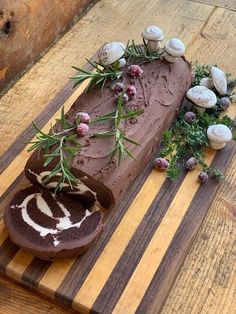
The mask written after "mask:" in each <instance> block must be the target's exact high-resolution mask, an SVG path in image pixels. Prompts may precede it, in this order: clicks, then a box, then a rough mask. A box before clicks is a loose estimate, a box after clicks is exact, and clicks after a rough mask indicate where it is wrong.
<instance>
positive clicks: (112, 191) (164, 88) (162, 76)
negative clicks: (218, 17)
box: [25, 58, 191, 207]
mask: <svg viewBox="0 0 236 314" xmlns="http://www.w3.org/2000/svg"><path fill="white" fill-rule="evenodd" d="M141 68H142V70H143V71H144V72H143V75H142V77H141V78H133V77H131V76H130V75H129V73H128V70H127V68H126V70H125V73H124V74H123V75H122V78H121V79H120V81H123V83H124V84H125V85H129V84H133V85H135V87H136V89H137V96H136V98H134V99H132V100H130V101H129V103H128V106H129V107H130V108H131V109H144V113H143V114H142V115H141V116H139V117H138V118H137V120H136V121H133V120H131V121H125V123H124V125H123V127H124V128H125V132H126V135H127V136H128V137H132V138H133V139H134V140H136V141H138V142H139V143H140V144H141V146H133V145H128V148H129V150H130V151H131V152H132V154H133V155H134V156H136V158H137V159H136V160H133V159H131V158H126V159H123V160H122V161H121V164H120V166H118V167H117V166H116V164H115V162H111V163H109V152H110V151H111V150H112V147H113V145H114V139H113V138H105V139H104V138H96V137H90V136H91V135H92V134H93V133H97V132H101V131H105V130H107V129H109V128H110V127H111V124H109V123H107V122H106V123H99V124H92V125H91V126H90V132H89V134H88V135H87V136H85V137H84V138H78V139H79V140H80V141H81V143H82V144H83V145H84V147H83V149H82V151H81V152H80V153H79V154H78V155H76V156H75V157H74V159H73V162H72V168H71V170H72V172H73V173H74V174H75V175H76V176H77V177H78V178H80V179H81V181H82V182H83V183H84V184H85V185H86V186H87V187H88V189H87V190H86V189H85V187H84V186H81V187H80V186H78V187H77V189H76V190H77V191H78V193H79V194H78V195H79V196H80V197H84V198H85V199H86V195H85V193H87V196H88V198H89V199H90V201H91V202H92V200H93V201H95V200H98V201H99V203H100V204H101V205H102V206H104V207H109V206H111V205H112V204H114V203H115V202H116V201H117V199H119V198H120V196H121V195H122V194H123V193H124V192H125V191H126V190H127V188H128V186H129V185H130V184H131V182H132V181H133V180H134V178H135V177H136V176H137V174H138V173H139V172H140V171H141V170H142V169H143V168H144V167H145V165H146V164H147V162H148V161H149V159H150V156H151V154H152V152H153V151H154V150H156V148H157V147H158V145H159V143H160V141H161V137H162V132H163V131H164V130H165V129H167V128H169V127H170V125H171V123H172V121H173V119H174V117H175V115H176V112H177V111H178V109H179V106H180V103H181V101H182V99H183V97H184V95H185V93H186V91H187V89H188V88H189V86H190V84H191V69H190V66H189V63H188V62H187V61H186V60H185V59H184V58H179V59H178V60H177V61H176V62H175V63H171V64H170V63H168V62H166V61H159V60H158V61H155V62H152V63H146V64H143V65H142V66H141ZM115 108H116V104H115V97H114V91H112V89H111V86H110V83H107V84H106V85H105V88H104V90H103V93H102V94H101V88H100V86H96V87H95V88H93V89H92V90H91V91H90V92H89V93H83V94H82V95H81V96H80V97H79V98H78V99H77V100H76V102H75V103H74V104H73V105H72V107H71V109H70V110H69V112H68V113H67V117H68V118H69V120H71V121H74V120H75V118H76V115H77V113H78V112H80V111H82V112H88V113H89V114H90V116H91V118H92V119H94V118H95V117H97V116H99V115H104V114H106V113H109V112H111V111H114V110H115ZM43 163H44V158H43V155H42V154H41V155H40V158H39V159H38V152H35V153H34V154H33V155H32V156H31V158H30V159H29V161H28V162H27V165H26V168H25V172H26V176H27V177H28V179H29V180H30V181H31V182H34V183H36V182H38V183H40V182H41V178H40V177H39V176H40V174H41V173H42V172H44V171H45V170H49V171H50V170H51V169H52V167H53V164H52V165H49V167H47V168H44V167H43ZM65 188H66V189H68V187H65ZM79 190H80V191H79ZM74 195H76V194H75V193H74Z"/></svg>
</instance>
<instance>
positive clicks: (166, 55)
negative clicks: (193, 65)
mask: <svg viewBox="0 0 236 314" xmlns="http://www.w3.org/2000/svg"><path fill="white" fill-rule="evenodd" d="M163 57H164V58H165V59H166V61H168V62H171V63H174V62H175V61H176V60H177V59H178V58H176V57H173V56H171V55H169V54H168V53H167V52H164V54H163Z"/></svg>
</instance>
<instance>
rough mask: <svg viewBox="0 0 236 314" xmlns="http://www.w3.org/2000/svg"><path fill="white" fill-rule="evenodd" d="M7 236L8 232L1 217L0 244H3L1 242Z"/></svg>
mask: <svg viewBox="0 0 236 314" xmlns="http://www.w3.org/2000/svg"><path fill="white" fill-rule="evenodd" d="M7 237H8V232H7V229H6V227H5V225H4V222H3V219H2V220H1V221H0V245H2V244H3V242H4V241H5V240H6V238H7Z"/></svg>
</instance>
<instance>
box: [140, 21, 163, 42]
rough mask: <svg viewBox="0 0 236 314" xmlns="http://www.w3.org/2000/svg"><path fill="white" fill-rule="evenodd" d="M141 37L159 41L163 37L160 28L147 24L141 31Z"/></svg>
mask: <svg viewBox="0 0 236 314" xmlns="http://www.w3.org/2000/svg"><path fill="white" fill-rule="evenodd" d="M142 37H143V39H147V40H153V41H159V40H163V39H164V35H163V32H162V30H161V29H160V28H159V27H157V26H154V25H151V26H147V27H146V28H145V29H144V31H143V32H142Z"/></svg>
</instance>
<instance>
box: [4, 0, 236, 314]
mask: <svg viewBox="0 0 236 314" xmlns="http://www.w3.org/2000/svg"><path fill="white" fill-rule="evenodd" d="M226 3H227V4H226ZM224 6H225V8H224ZM148 24H156V25H159V26H160V27H161V28H162V29H163V31H164V33H165V37H166V38H169V37H172V36H175V37H180V38H181V39H182V40H183V41H184V42H185V43H186V45H187V57H188V58H189V59H191V60H199V61H201V62H205V63H216V62H217V64H218V65H219V67H221V68H223V69H224V70H225V71H227V72H231V73H232V74H233V75H234V76H236V60H235V49H236V40H235V37H236V1H234V0H231V1H220V0H218V1H213V0H212V1H210V0H209V1H207V0H205V1H204V0H203V1H188V0H176V1H171V0H170V1H167V0H166V1H162V0H150V1H148V4H147V2H146V1H142V0H136V1H131V0H124V1H118V0H104V1H101V2H99V3H97V4H96V5H95V6H94V7H93V8H92V9H91V10H90V11H89V12H88V14H87V15H85V16H84V17H83V18H82V19H81V20H80V21H79V22H78V23H77V24H76V25H75V26H74V27H73V28H72V29H71V30H70V31H68V32H67V34H66V35H65V36H64V37H63V38H62V39H61V40H60V41H59V42H58V43H57V44H56V45H54V46H53V47H52V48H51V49H50V50H49V52H48V53H47V54H46V55H44V57H43V58H41V59H40V60H39V61H38V62H37V63H36V64H35V65H34V66H33V67H32V68H31V69H30V70H29V71H28V72H27V73H26V74H25V75H24V76H23V77H22V78H21V79H20V80H19V81H18V82H17V83H16V84H15V85H14V86H13V87H12V88H11V89H10V90H9V91H8V92H7V93H6V94H5V95H4V96H3V97H2V98H1V99H0V125H1V128H0V138H1V141H0V155H1V156H2V157H1V158H2V160H7V161H8V162H9V163H10V161H11V160H12V159H13V157H14V156H15V154H17V153H18V152H20V151H21V149H22V148H23V144H22V143H21V142H19V136H20V135H21V134H22V132H23V130H25V129H26V127H27V126H29V125H30V123H31V121H32V120H33V119H35V118H36V117H37V116H38V115H39V113H40V112H43V110H44V109H45V108H46V106H47V104H48V103H49V102H50V100H52V99H53V97H54V96H55V94H57V93H58V91H59V90H60V89H61V88H62V87H63V86H64V85H65V84H66V82H67V80H68V77H69V76H70V75H71V73H73V72H72V70H71V69H70V65H72V64H74V65H77V66H82V65H83V64H84V58H85V57H90V56H91V55H92V54H93V53H94V52H95V51H96V50H97V49H98V48H99V47H100V46H101V45H102V43H104V42H105V41H112V40H121V41H123V42H126V41H127V40H128V39H130V38H133V39H134V40H135V41H139V40H140V33H141V31H142V29H143V27H144V26H145V25H148ZM39 124H40V117H39ZM27 137H30V133H29V132H26V133H25V134H24V138H27ZM235 167H236V158H234V160H233V162H232V164H231V166H230V169H229V171H228V175H227V179H226V180H225V181H224V182H223V183H222V184H221V187H220V189H219V191H218V194H217V196H216V198H215V200H214V202H213V204H212V206H211V208H210V210H209V213H208V215H207V217H206V219H205V221H204V223H203V225H202V227H201V229H200V231H199V234H198V236H197V238H196V240H195V242H194V244H193V246H192V249H191V251H190V253H189V255H188V258H187V260H186V261H185V263H184V265H183V267H182V271H181V272H180V274H179V276H178V278H177V279H176V282H175V284H174V286H173V288H172V291H171V293H170V295H169V297H168V299H167V301H166V304H165V306H164V308H163V313H181V314H182V313H235V311H236V303H235V300H236V290H235V282H236V275H235V274H236V272H235V259H234V258H235V255H234V248H233V245H234V244H235V228H234V229H233V224H234V219H235V215H236V195H235V185H236V183H235V182H236V172H235ZM0 168H1V165H0ZM16 171H17V168H16ZM234 227H235V226H234ZM23 312H25V313H51V314H52V313H59V314H60V313H68V311H67V310H63V309H62V308H59V307H58V306H56V305H54V304H52V303H50V302H48V301H46V300H45V299H43V298H41V297H39V296H36V295H34V294H33V293H31V292H29V291H27V290H25V289H23V288H21V287H19V286H17V285H15V284H13V283H11V282H10V281H8V280H7V279H5V278H0V313H3V314H4V313H16V314H18V313H23ZM154 312H155V311H154Z"/></svg>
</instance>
